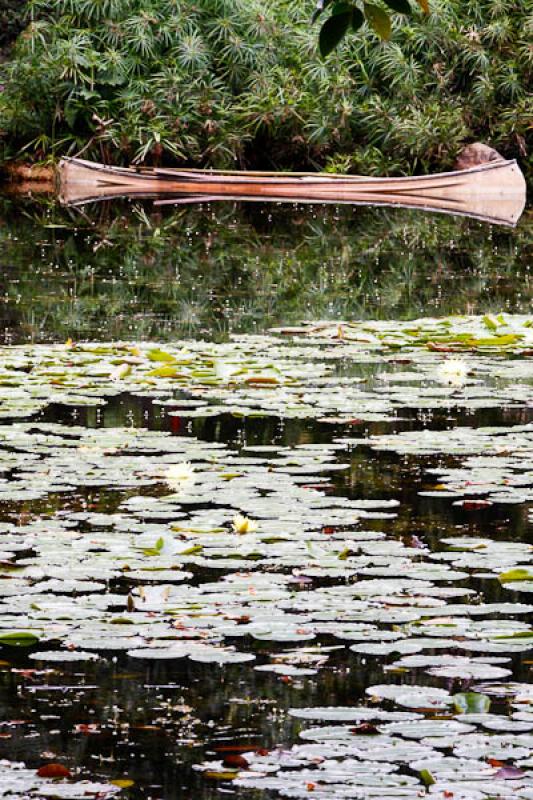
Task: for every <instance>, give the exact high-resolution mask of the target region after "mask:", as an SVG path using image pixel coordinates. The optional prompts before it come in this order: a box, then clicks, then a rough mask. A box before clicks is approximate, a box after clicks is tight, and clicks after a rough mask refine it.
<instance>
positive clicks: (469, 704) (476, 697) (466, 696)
mask: <svg viewBox="0 0 533 800" xmlns="http://www.w3.org/2000/svg"><path fill="white" fill-rule="evenodd" d="M452 700H453V705H454V707H455V710H456V711H457V713H458V714H486V713H487V712H488V710H489V709H490V697H487V695H486V694H480V693H479V692H460V693H459V694H454V695H452Z"/></svg>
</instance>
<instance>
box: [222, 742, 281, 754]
mask: <svg viewBox="0 0 533 800" xmlns="http://www.w3.org/2000/svg"><path fill="white" fill-rule="evenodd" d="M252 749H253V745H251V744H218V745H217V746H216V747H213V750H214V751H215V753H249V752H250V750H252ZM267 752H268V751H267Z"/></svg>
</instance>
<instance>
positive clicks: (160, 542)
mask: <svg viewBox="0 0 533 800" xmlns="http://www.w3.org/2000/svg"><path fill="white" fill-rule="evenodd" d="M164 544H165V540H164V539H163V537H162V536H160V537H159V539H158V540H157V542H156V543H155V549H156V550H162V549H163V546H164Z"/></svg>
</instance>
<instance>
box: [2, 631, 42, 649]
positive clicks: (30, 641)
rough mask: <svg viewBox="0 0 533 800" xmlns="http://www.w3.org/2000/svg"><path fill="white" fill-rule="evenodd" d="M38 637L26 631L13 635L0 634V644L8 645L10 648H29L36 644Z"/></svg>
mask: <svg viewBox="0 0 533 800" xmlns="http://www.w3.org/2000/svg"><path fill="white" fill-rule="evenodd" d="M38 641H39V637H38V636H36V635H35V634H34V633H28V632H27V631H16V632H15V633H2V634H0V644H8V645H10V646H11V647H31V646H32V645H34V644H37V642H38Z"/></svg>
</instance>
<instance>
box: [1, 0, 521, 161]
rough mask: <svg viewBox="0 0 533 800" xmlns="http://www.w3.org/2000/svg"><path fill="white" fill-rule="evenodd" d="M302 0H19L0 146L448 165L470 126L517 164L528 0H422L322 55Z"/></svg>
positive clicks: (112, 154) (307, 2)
mask: <svg viewBox="0 0 533 800" xmlns="http://www.w3.org/2000/svg"><path fill="white" fill-rule="evenodd" d="M312 7H313V2H312V0H301V1H297V0H271V2H269V3H264V2H262V0H194V1H193V0H32V2H30V4H29V8H30V13H31V14H32V15H33V19H34V20H37V21H34V22H32V23H31V24H30V25H29V27H28V28H27V29H26V30H25V31H24V32H23V33H22V34H21V36H20V37H19V41H18V43H17V46H16V49H15V52H14V55H13V59H12V61H11V63H9V64H8V65H5V66H4V69H3V72H4V76H3V78H2V79H1V80H0V82H2V83H6V84H7V88H6V90H5V91H4V92H3V93H2V94H1V95H0V128H1V129H3V131H4V141H5V142H7V144H8V150H9V152H14V151H15V149H16V148H19V147H25V148H26V149H27V151H28V152H30V153H31V152H33V153H37V155H39V156H43V155H46V154H48V153H55V154H59V153H65V152H70V153H73V152H76V151H77V150H79V149H81V148H85V150H84V152H85V154H86V155H89V156H90V157H95V158H106V159H109V160H120V161H130V160H133V159H134V160H136V161H139V162H140V161H144V160H147V161H158V160H161V159H164V160H165V161H166V162H169V161H171V160H172V159H173V160H177V161H188V162H192V163H204V164H207V163H209V164H213V165H215V166H228V165H231V164H233V163H235V162H237V163H238V164H239V165H248V164H251V163H258V162H261V163H263V164H271V165H273V166H276V167H278V166H281V165H290V166H295V165H298V164H303V163H311V164H314V165H318V164H320V165H324V164H325V165H326V166H327V167H328V168H330V169H334V170H345V169H351V170H352V171H361V172H365V173H373V174H382V173H384V172H389V173H394V172H396V173H398V172H406V171H411V170H418V171H420V170H428V169H433V168H435V167H436V166H441V167H442V166H449V165H450V164H451V163H452V161H453V158H454V156H455V154H456V152H457V150H458V149H459V147H460V146H461V144H463V143H465V142H467V141H472V140H475V139H481V140H484V141H487V142H489V143H490V144H492V145H494V146H496V147H497V148H499V149H500V150H501V151H502V152H503V153H504V154H505V155H507V156H518V157H521V158H522V160H523V163H527V159H528V156H527V148H528V144H530V143H528V141H527V138H528V136H530V135H531V107H532V95H531V93H530V87H531V85H532V82H533V45H532V41H533V15H532V13H531V11H530V2H529V0H476V2H473V1H472V2H464V0H433V1H432V3H431V7H432V14H431V15H430V16H429V17H428V18H425V17H423V16H422V15H421V14H418V12H415V13H414V15H413V17H412V18H411V19H410V20H409V21H404V20H403V19H402V21H398V22H397V23H396V28H395V30H394V33H393V37H392V40H391V42H389V43H382V42H380V41H379V40H378V38H377V37H376V36H375V34H373V33H371V32H370V31H365V30H363V31H362V32H361V33H359V34H357V35H353V36H352V37H349V38H348V40H347V41H346V42H345V44H343V45H342V46H341V47H340V48H339V50H338V52H337V53H336V54H334V55H333V56H330V57H329V58H328V59H327V60H326V61H322V60H321V59H320V58H319V56H318V53H317V42H316V39H317V35H316V30H315V29H310V27H309V24H308V19H309V16H310V12H311V9H312ZM528 126H529V129H528ZM529 164H531V162H529Z"/></svg>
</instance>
